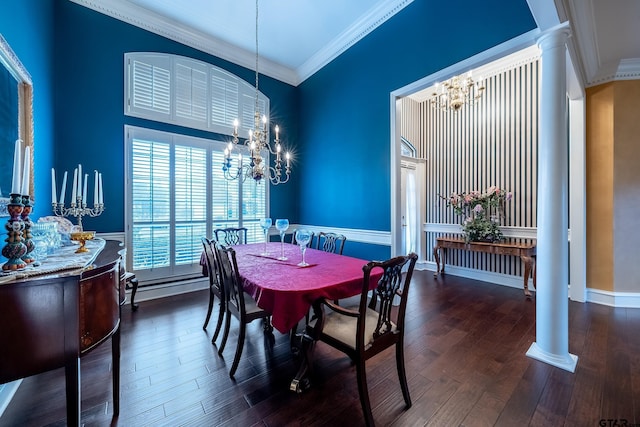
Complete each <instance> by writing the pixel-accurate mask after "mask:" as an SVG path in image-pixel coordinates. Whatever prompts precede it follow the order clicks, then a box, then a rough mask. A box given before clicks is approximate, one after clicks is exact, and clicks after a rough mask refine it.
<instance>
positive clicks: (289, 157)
mask: <svg viewBox="0 0 640 427" xmlns="http://www.w3.org/2000/svg"><path fill="white" fill-rule="evenodd" d="M290 160H291V154H289V152H288V151H287V167H289V161H290Z"/></svg>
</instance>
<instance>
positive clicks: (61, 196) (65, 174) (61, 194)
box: [60, 171, 67, 205]
mask: <svg viewBox="0 0 640 427" xmlns="http://www.w3.org/2000/svg"><path fill="white" fill-rule="evenodd" d="M66 193H67V171H64V177H63V178H62V190H60V203H62V204H63V205H64V196H65V194H66Z"/></svg>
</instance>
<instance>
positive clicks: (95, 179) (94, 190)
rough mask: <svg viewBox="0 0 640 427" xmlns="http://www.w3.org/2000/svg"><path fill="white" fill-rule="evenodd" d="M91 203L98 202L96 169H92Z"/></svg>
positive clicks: (95, 203)
mask: <svg viewBox="0 0 640 427" xmlns="http://www.w3.org/2000/svg"><path fill="white" fill-rule="evenodd" d="M93 172H94V175H93V204H94V205H97V204H98V171H93Z"/></svg>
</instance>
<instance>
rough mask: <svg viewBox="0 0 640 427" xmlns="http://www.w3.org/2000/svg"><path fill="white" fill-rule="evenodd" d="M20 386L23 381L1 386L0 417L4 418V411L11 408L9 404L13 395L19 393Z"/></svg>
mask: <svg viewBox="0 0 640 427" xmlns="http://www.w3.org/2000/svg"><path fill="white" fill-rule="evenodd" d="M20 384H22V380H21V379H20V380H16V381H12V382H10V383H5V384H0V417H2V414H3V413H4V410H5V409H7V406H9V402H11V399H13V395H14V394H16V391H18V387H20Z"/></svg>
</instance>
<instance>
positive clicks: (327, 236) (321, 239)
mask: <svg viewBox="0 0 640 427" xmlns="http://www.w3.org/2000/svg"><path fill="white" fill-rule="evenodd" d="M346 241H347V238H346V237H345V236H344V235H342V234H337V233H325V232H324V231H321V232H320V233H318V240H317V241H316V249H320V250H323V251H325V252H333V253H335V254H339V255H342V251H343V250H344V243H345V242H346Z"/></svg>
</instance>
